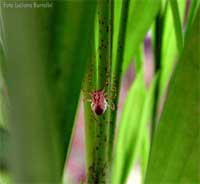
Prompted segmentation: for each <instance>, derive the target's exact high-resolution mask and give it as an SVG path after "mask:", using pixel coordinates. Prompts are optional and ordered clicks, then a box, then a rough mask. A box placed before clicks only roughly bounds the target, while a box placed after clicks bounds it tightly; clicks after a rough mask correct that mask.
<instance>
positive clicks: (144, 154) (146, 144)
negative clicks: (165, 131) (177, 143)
mask: <svg viewBox="0 0 200 184" xmlns="http://www.w3.org/2000/svg"><path fill="white" fill-rule="evenodd" d="M149 151H150V140H149V134H148V129H146V132H145V131H144V134H143V140H142V145H141V157H140V164H141V165H140V166H141V175H142V181H144V179H145V174H146V169H147V165H148V158H149Z"/></svg>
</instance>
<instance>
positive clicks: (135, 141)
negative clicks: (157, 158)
mask: <svg viewBox="0 0 200 184" xmlns="http://www.w3.org/2000/svg"><path fill="white" fill-rule="evenodd" d="M156 81H157V77H155V78H154V80H153V81H152V84H151V86H150V88H149V89H148V90H147V91H146V90H145V87H144V78H143V74H141V72H140V73H139V74H138V76H137V78H136V81H135V82H134V83H133V85H132V87H131V89H130V91H129V93H128V96H127V99H126V102H125V107H124V110H123V113H122V118H121V120H120V127H119V133H118V138H117V140H118V141H117V146H116V153H115V160H114V168H113V171H114V172H113V180H112V182H113V183H114V184H117V183H120V184H121V183H125V181H126V179H127V176H128V174H129V172H130V170H131V169H132V167H133V165H134V163H135V161H136V160H137V157H138V154H139V152H140V150H141V148H142V146H148V145H147V144H148V142H146V143H147V144H146V145H143V144H144V141H145V140H144V139H145V137H146V136H147V135H146V134H147V123H148V122H149V121H150V120H151V115H152V108H153V99H154V90H155V85H156ZM146 138H147V137H146ZM124 143H126V144H124ZM146 148H147V147H146ZM146 153H148V148H147V150H146ZM143 156H144V157H143V158H142V162H143V166H144V170H145V167H146V166H145V165H146V164H147V158H148V154H147V155H143ZM146 156H147V157H146ZM145 159H146V160H145Z"/></svg>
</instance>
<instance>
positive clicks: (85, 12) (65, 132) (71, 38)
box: [47, 0, 96, 166]
mask: <svg viewBox="0 0 200 184" xmlns="http://www.w3.org/2000/svg"><path fill="white" fill-rule="evenodd" d="M55 6H56V7H55V11H54V14H53V17H54V22H52V27H53V35H52V37H53V38H54V40H53V41H52V43H53V54H52V63H51V64H52V66H51V65H50V66H47V67H48V68H49V70H50V71H51V72H49V73H50V79H49V85H50V90H51V87H52V89H53V90H51V91H52V92H53V93H52V98H53V100H54V102H55V106H56V113H57V114H56V116H57V117H58V126H59V132H60V135H61V140H60V144H61V145H63V150H62V163H63V164H64V162H65V156H66V153H67V151H68V147H69V145H70V138H71V134H72V130H73V122H74V118H75V114H76V110H77V104H78V100H79V95H80V89H81V84H82V80H83V77H84V73H85V69H86V67H87V62H88V60H89V57H90V56H91V51H90V50H91V48H92V45H93V43H92V42H93V39H91V35H93V31H94V17H95V11H96V0H95V1H93V2H89V3H85V2H83V1H77V2H70V1H67V2H59V3H58V2H57V3H56V4H55ZM47 64H48V63H47ZM63 166H64V165H63Z"/></svg>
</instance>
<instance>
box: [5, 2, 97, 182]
mask: <svg viewBox="0 0 200 184" xmlns="http://www.w3.org/2000/svg"><path fill="white" fill-rule="evenodd" d="M51 2H52V1H48V3H51ZM95 4H96V2H94V3H85V2H82V1H78V2H70V1H67V2H66V1H64V2H57V3H56V2H54V3H53V5H52V6H53V7H52V8H46V9H45V8H32V9H29V8H13V9H12V8H7V9H3V17H4V23H5V29H6V41H7V45H8V55H7V58H6V67H7V73H6V74H7V75H6V80H7V84H8V91H9V95H10V101H11V104H12V105H11V106H10V111H11V117H10V130H11V141H12V148H11V149H12V153H11V157H10V158H11V162H10V163H11V165H12V169H13V174H14V177H15V181H16V183H20V184H23V183H25V184H26V183H28V182H32V183H38V182H43V183H55V184H56V183H59V182H60V180H61V176H62V172H63V168H64V164H65V157H66V155H67V151H68V148H69V144H70V138H71V133H72V129H73V122H74V116H75V113H76V109H77V103H78V99H79V93H80V88H81V82H82V79H83V75H84V71H85V68H86V64H87V61H88V54H89V50H90V49H89V48H90V34H91V33H92V32H93V22H94V21H93V19H94V13H95ZM13 30H15V31H14V34H13ZM47 81H48V82H47ZM13 153H14V154H13Z"/></svg>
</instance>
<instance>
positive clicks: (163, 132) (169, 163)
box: [145, 8, 200, 184]
mask: <svg viewBox="0 0 200 184" xmlns="http://www.w3.org/2000/svg"><path fill="white" fill-rule="evenodd" d="M199 16H200V8H198V12H197V14H196V17H195V20H194V24H193V25H192V28H191V29H190V32H189V34H188V38H187V40H186V41H185V47H184V50H183V54H182V56H181V57H180V61H179V62H178V65H177V67H176V70H175V72H174V75H173V78H172V80H171V84H170V86H169V94H168V97H167V99H166V103H165V106H164V110H163V113H162V116H161V119H160V123H159V124H158V127H157V130H156V132H155V136H154V139H153V144H152V151H151V154H150V160H149V166H148V170H147V175H146V182H145V183H147V184H148V183H152V184H156V183H159V184H162V183H163V184H166V183H182V184H186V183H191V184H193V183H194V184H196V183H199V182H200V175H199V165H200V162H199V146H200V144H199V143H200V142H199V129H200V121H199V117H200V111H199V107H200V101H199V90H200V89H199V85H198V84H199V82H200V81H199V71H200V65H199V59H198V53H197V51H196V50H195V49H194V47H195V48H199V43H200V42H199V41H200V35H199V30H200V27H199Z"/></svg>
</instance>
